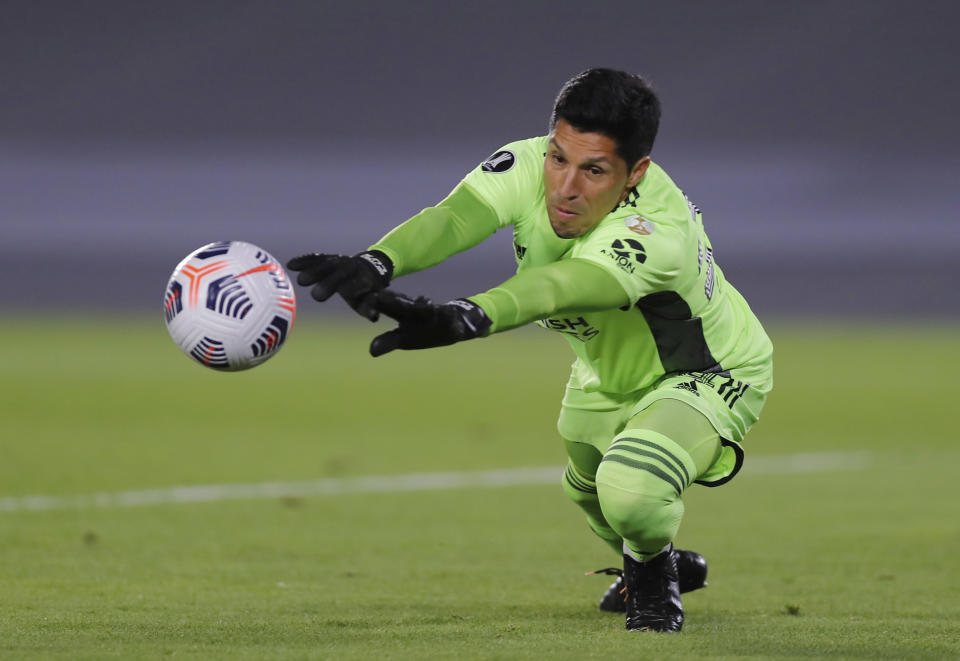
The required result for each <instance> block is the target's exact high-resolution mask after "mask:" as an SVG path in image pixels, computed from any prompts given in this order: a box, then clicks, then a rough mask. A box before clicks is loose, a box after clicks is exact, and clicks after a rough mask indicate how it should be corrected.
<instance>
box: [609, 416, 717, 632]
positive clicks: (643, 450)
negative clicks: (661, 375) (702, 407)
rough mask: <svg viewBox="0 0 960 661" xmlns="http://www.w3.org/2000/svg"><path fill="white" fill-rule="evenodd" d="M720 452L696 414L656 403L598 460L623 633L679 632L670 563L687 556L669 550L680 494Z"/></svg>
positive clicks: (679, 611)
mask: <svg viewBox="0 0 960 661" xmlns="http://www.w3.org/2000/svg"><path fill="white" fill-rule="evenodd" d="M720 451H721V444H720V437H719V435H718V434H717V432H716V430H714V428H713V426H712V425H711V424H710V422H709V421H708V420H707V418H706V417H705V416H703V414H701V413H700V412H698V411H697V410H696V409H694V408H693V407H691V406H689V405H687V404H684V403H683V402H680V401H677V400H674V399H659V400H656V401H654V402H653V403H652V404H651V405H650V406H649V407H647V408H646V409H644V410H643V411H641V412H640V413H639V414H637V415H636V416H635V417H634V418H632V419H631V420H630V421H629V422H628V423H627V425H626V428H625V429H624V430H623V431H622V432H621V433H620V434H618V435H617V436H616V437H615V438H614V442H613V443H612V444H611V446H610V448H609V449H608V451H607V453H606V454H605V455H604V457H603V459H602V461H601V464H600V466H599V467H598V469H597V475H596V485H597V489H598V496H599V500H600V504H601V510H602V512H603V514H604V517H605V519H606V521H607V522H608V524H609V525H610V527H611V528H613V529H614V530H615V531H616V532H617V533H619V534H620V535H621V536H622V537H623V538H624V583H625V585H626V587H627V595H628V602H627V605H626V607H627V628H628V629H652V630H656V631H679V630H680V628H681V627H682V625H683V608H682V605H681V603H680V583H679V575H678V571H677V564H678V560H680V559H686V557H685V556H684V557H683V558H681V556H678V553H677V551H675V550H674V549H673V547H672V541H673V539H674V537H675V536H676V533H677V531H678V529H679V527H680V521H681V519H682V517H683V500H682V498H681V495H682V493H683V491H684V489H686V488H687V486H689V485H690V484H691V483H692V482H693V480H695V479H696V478H697V477H698V476H699V475H700V474H701V473H703V472H705V471H706V470H707V469H709V468H710V466H711V465H712V464H713V463H714V461H715V460H716V459H717V457H718V456H719V455H720ZM693 555H696V554H693ZM697 557H699V556H697ZM700 560H701V561H702V558H700ZM703 568H704V569H705V565H704V566H703Z"/></svg>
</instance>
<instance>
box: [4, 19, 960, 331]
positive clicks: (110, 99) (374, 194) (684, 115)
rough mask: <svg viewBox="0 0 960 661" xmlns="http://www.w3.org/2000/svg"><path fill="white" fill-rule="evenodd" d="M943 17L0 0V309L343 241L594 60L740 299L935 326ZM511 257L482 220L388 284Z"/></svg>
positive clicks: (955, 161)
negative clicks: (699, 219) (632, 82)
mask: <svg viewBox="0 0 960 661" xmlns="http://www.w3.org/2000/svg"><path fill="white" fill-rule="evenodd" d="M958 24H960V3H955V2H891V1H888V0H881V1H870V2H867V1H861V2H853V1H850V2H817V1H808V2H767V1H740V2H710V1H700V0H697V1H690V2H676V3H664V2H662V0H660V1H657V2H643V1H633V2H622V1H613V2H589V3H587V2H579V3H560V2H556V1H553V2H547V1H545V0H535V1H531V2H501V1H498V0H485V1H484V2H470V3H451V2H441V1H438V0H428V1H425V2H419V3H415V4H410V5H408V4H406V3H394V2H371V1H368V0H360V1H353V2H324V1H315V2H306V1H287V2H244V1H234V2H221V1H197V2H181V1H172V2H171V1H165V2H129V1H114V0H102V1H99V2H98V1H93V2H43V1H35V2H21V1H10V0H3V1H2V2H0V95H2V103H0V269H2V276H3V277H0V312H2V311H3V310H6V311H7V312H13V311H22V310H24V309H27V310H39V311H46V312H62V311H81V312H82V311H91V310H105V309H124V310H126V309H130V310H146V311H151V310H154V311H156V312H157V314H158V315H159V310H160V300H161V297H162V294H163V288H164V285H165V284H166V281H167V278H168V276H169V274H170V271H171V270H172V269H173V267H174V266H175V265H176V263H177V262H178V261H179V260H180V259H181V258H182V257H183V256H185V255H186V254H187V253H189V252H190V251H192V250H193V249H195V248H197V247H199V246H200V245H202V244H204V243H207V242H209V241H214V240H223V239H242V240H246V241H251V242H254V243H257V244H258V245H260V246H262V247H264V248H266V249H267V250H268V251H270V252H272V253H273V254H274V255H275V256H277V257H278V258H280V259H281V260H283V261H285V260H286V259H288V258H289V257H292V256H294V255H296V254H300V253H303V252H312V251H336V252H355V251H358V250H361V249H363V248H365V247H366V246H367V245H368V244H369V243H372V242H373V241H374V240H375V239H377V238H379V237H380V236H381V235H382V234H384V233H385V232H386V231H388V230H389V229H390V228H391V227H393V226H394V225H396V224H398V223H399V222H401V221H402V220H404V219H406V218H407V217H409V216H410V215H412V214H414V213H416V212H417V211H419V210H420V209H421V208H423V207H425V206H428V205H430V204H432V203H434V202H435V201H437V200H439V199H440V198H442V197H443V196H444V195H445V194H446V193H447V192H448V191H449V190H450V189H451V188H452V187H453V186H454V185H456V183H457V181H459V179H460V178H461V177H462V176H463V175H464V174H465V173H466V172H467V171H469V170H470V169H471V168H472V167H474V166H475V165H476V163H478V162H480V161H481V160H483V159H484V158H485V157H486V156H487V155H488V154H490V153H491V152H493V151H495V150H496V149H497V148H498V147H499V146H500V145H502V144H503V143H506V142H509V141H512V140H515V139H519V138H524V137H530V136H534V135H541V134H543V133H545V132H546V123H547V117H548V113H549V111H550V108H551V104H552V101H553V98H554V96H555V94H556V92H557V90H558V88H559V87H560V85H561V84H562V83H563V82H564V81H565V80H566V79H568V78H569V77H570V76H571V75H573V74H575V73H577V72H579V71H581V70H583V69H585V68H588V67H590V66H610V67H615V68H622V69H626V70H630V71H634V72H638V73H641V74H643V75H645V76H646V77H647V78H648V79H649V80H650V81H651V82H652V83H653V85H654V86H655V88H656V89H657V90H658V92H659V94H660V96H661V100H662V103H663V108H664V118H663V122H662V124H661V132H660V135H659V138H658V141H657V144H656V146H655V148H654V153H653V157H654V159H655V160H656V161H658V162H659V163H660V164H661V165H663V166H664V167H665V168H666V170H667V171H668V172H669V173H670V174H671V176H672V177H673V178H674V180H675V181H677V182H678V183H679V185H680V186H681V188H683V189H684V190H685V191H686V192H687V194H688V195H689V196H690V197H691V198H692V199H693V200H694V201H695V202H696V203H697V204H698V205H699V206H700V207H701V208H702V209H703V210H704V214H705V221H706V223H707V229H708V232H709V233H710V235H711V238H712V240H713V244H714V247H715V249H716V254H717V259H718V262H719V263H720V265H721V266H722V267H723V269H724V271H725V272H726V274H727V276H728V278H729V279H730V280H732V281H733V282H734V284H735V285H736V286H737V287H738V288H739V289H740V290H741V291H743V292H744V293H745V294H746V296H747V298H748V300H750V301H751V303H752V304H753V306H754V308H755V309H757V310H758V311H759V312H760V313H761V315H780V316H789V317H823V316H827V315H835V314H837V313H847V314H851V315H860V316H863V315H866V316H870V317H875V318H877V319H911V318H944V317H947V318H955V317H956V316H957V315H958V306H957V302H958V296H957V294H956V290H955V287H954V285H953V273H954V272H955V271H956V269H957V266H956V264H957V262H956V255H957V253H958V249H960V229H958V225H957V209H958V201H960V199H958V198H960V194H958V188H960V186H958V180H960V177H958V172H960V158H958V147H960V131H958V129H957V112H958V108H960V92H958V84H957V68H958V66H960V46H958V38H957V34H956V31H957V25H958ZM501 234H503V233H501ZM512 264H513V260H512V252H511V248H510V239H509V237H508V236H505V235H504V236H501V235H500V234H498V235H497V236H495V237H493V238H492V239H491V240H490V241H489V242H488V243H486V244H484V245H482V246H481V247H479V248H477V249H476V250H474V251H471V252H470V253H465V254H464V255H460V256H458V257H456V258H454V259H452V260H451V261H450V262H448V263H446V264H444V265H442V266H440V267H438V268H437V269H435V270H433V271H431V272H427V273H424V274H418V275H415V276H411V277H409V278H406V279H403V280H400V281H398V282H397V283H396V286H397V288H398V289H401V290H406V291H409V292H411V293H426V294H429V295H432V296H435V297H440V298H443V297H453V296H463V295H469V294H472V293H475V292H476V291H479V290H482V289H486V288H488V287H490V286H493V285H495V284H497V283H499V282H501V281H502V280H504V279H506V277H508V276H509V275H510V273H511V272H512V268H513V267H512ZM300 300H301V310H306V309H307V308H312V307H315V306H313V305H312V304H311V305H308V302H309V299H308V298H307V297H306V296H304V295H303V294H301V298H300ZM333 309H338V308H337V307H336V306H333Z"/></svg>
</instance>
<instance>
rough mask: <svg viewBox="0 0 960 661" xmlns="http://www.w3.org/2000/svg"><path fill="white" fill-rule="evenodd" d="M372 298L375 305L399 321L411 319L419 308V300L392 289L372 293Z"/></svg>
mask: <svg viewBox="0 0 960 661" xmlns="http://www.w3.org/2000/svg"><path fill="white" fill-rule="evenodd" d="M370 299H371V303H372V305H373V307H375V308H376V309H377V310H378V311H380V312H382V313H383V314H385V315H387V316H388V317H390V318H391V319H395V320H397V321H406V320H408V319H410V318H411V317H412V316H413V315H414V314H415V313H416V310H417V308H416V304H417V301H415V300H414V299H412V298H410V297H409V296H407V295H406V294H401V293H400V292H395V291H393V290H390V289H382V290H380V291H378V292H376V293H375V294H371V295H370ZM417 300H419V299H417Z"/></svg>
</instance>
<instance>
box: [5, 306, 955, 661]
mask: <svg viewBox="0 0 960 661" xmlns="http://www.w3.org/2000/svg"><path fill="white" fill-rule="evenodd" d="M158 316H159V315H158ZM824 327H825V325H821V326H817V325H808V326H797V325H787V324H772V325H771V328H770V331H771V336H772V337H773V339H774V343H775V346H776V387H775V389H774V392H773V394H772V396H771V398H770V400H769V403H768V406H767V409H766V411H765V412H764V416H763V418H762V419H761V421H760V422H759V423H758V425H757V426H756V428H755V429H754V431H753V432H752V433H751V435H750V436H749V437H748V438H747V450H748V469H747V470H745V471H744V474H743V475H742V476H741V477H738V478H737V479H736V480H734V481H733V482H732V483H731V484H729V485H727V486H725V487H722V488H719V489H707V488H703V487H693V488H692V489H691V490H689V491H688V493H687V496H686V503H687V515H686V518H685V520H684V524H683V527H682V528H681V532H680V539H679V543H680V545H681V546H683V547H685V548H694V549H697V550H699V551H701V552H702V553H704V554H705V555H706V556H707V558H708V560H709V562H710V586H709V587H708V588H707V589H705V590H701V591H698V592H695V593H692V594H690V595H687V596H686V598H685V606H686V611H687V621H686V624H685V626H684V631H683V632H682V633H681V634H679V635H673V636H663V635H656V634H637V633H627V632H625V631H624V630H623V620H622V618H621V617H617V616H612V615H608V614H603V613H600V612H598V611H597V610H596V601H597V600H598V598H599V596H600V594H601V593H602V592H603V590H604V589H605V588H606V586H607V584H608V581H607V580H605V579H606V577H584V576H583V572H585V571H588V570H591V569H597V568H599V567H604V566H609V565H611V564H614V563H616V562H617V560H616V558H615V557H614V556H613V555H612V554H610V553H609V551H608V550H607V549H606V547H605V546H604V545H603V544H601V543H600V542H599V541H597V540H595V539H594V538H593V537H592V536H591V534H590V533H589V531H588V529H587V528H586V525H585V523H584V522H583V520H582V518H581V515H580V514H579V512H578V511H577V510H576V508H575V507H574V506H573V505H572V504H571V503H569V502H567V500H566V498H565V496H564V495H563V493H562V491H561V490H560V486H559V474H558V476H557V477H558V480H557V483H556V484H555V485H545V484H539V485H538V484H530V485H518V486H508V487H503V488H465V489H452V490H445V491H411V492H398V493H354V494H339V495H337V494H333V495H316V496H304V497H288V498H273V499H249V500H226V501H216V502H200V503H171V504H159V505H149V506H139V507H66V508H59V509H57V508H54V509H49V510H24V509H18V508H16V507H13V508H8V509H7V510H6V511H2V510H0V549H2V550H0V658H4V659H6V658H9V659H111V658H116V659H140V658H144V659H152V658H157V659H159V658H177V659H378V660H380V659H457V658H459V659H604V660H612V659H663V658H670V659H817V658H828V659H843V658H848V659H955V658H960V625H958V623H960V599H958V598H957V593H958V589H960V577H958V574H960V570H958V567H960V562H958V553H960V523H958V522H960V516H958V509H957V504H958V502H960V499H958V491H957V478H958V477H960V472H958V466H960V446H958V440H960V438H958V434H957V431H956V430H957V426H956V422H955V421H956V415H955V411H956V407H957V395H958V389H957V386H956V379H957V374H958V373H960V350H958V344H957V337H958V334H957V328H956V327H955V326H949V325H946V326H940V327H921V328H908V327H906V326H900V327H896V328H886V329H885V328H882V327H877V326H871V325H870V324H867V323H863V324H859V325H849V326H846V327H842V328H834V329H833V330H822V328H824ZM373 331H374V329H373V328H372V327H370V326H368V325H359V324H358V325H342V324H341V325H337V324H334V325H331V326H330V327H329V328H326V327H324V326H323V325H321V324H320V323H319V322H318V321H316V320H315V319H313V320H311V319H302V320H301V321H300V322H299V325H298V327H297V328H296V329H295V330H294V332H293V334H292V336H291V338H290V340H289V342H288V345H287V346H286V347H285V348H284V349H283V351H282V352H281V353H280V354H279V355H278V356H277V357H276V358H274V359H273V360H271V361H270V362H269V363H267V364H265V365H263V366H262V367H259V368H257V369H255V370H252V371H249V372H245V373H237V374H220V373H214V372H211V371H208V370H205V369H203V368H201V367H200V366H198V365H195V364H193V363H192V361H190V360H189V359H188V358H186V357H185V356H183V355H182V354H180V352H179V350H178V349H176V348H175V347H174V346H173V344H172V342H170V340H169V338H168V337H167V336H166V332H165V330H164V329H163V325H162V322H161V321H159V320H154V319H150V320H149V321H144V320H137V319H125V318H119V317H118V318H116V319H112V320H109V322H106V321H100V322H93V321H83V320H57V319H46V320H29V319H26V318H25V319H24V320H23V321H11V317H10V316H9V315H8V316H7V318H6V321H4V322H3V325H2V327H0V373H2V377H0V500H2V501H3V502H6V503H11V502H22V501H12V500H10V499H12V498H21V497H24V496H30V495H44V496H60V497H71V496H77V495H89V494H94V493H100V492H119V491H129V490H144V489H166V488H169V487H174V486H182V485H217V484H237V483H241V484H247V483H260V482H271V481H273V482H290V481H298V480H313V479H317V478H331V477H360V476H381V475H383V476H386V475H403V474H408V473H423V472H439V471H473V470H489V469H504V468H515V467H540V466H560V465H562V463H563V457H562V450H561V447H560V443H559V440H558V438H557V437H556V434H555V431H554V429H555V427H554V425H555V418H556V413H557V407H558V404H559V399H560V396H561V394H562V389H563V384H564V381H565V376H566V372H567V369H568V365H569V362H570V360H571V359H570V357H569V355H568V353H569V351H568V349H567V348H566V347H565V346H564V343H563V341H562V340H561V339H560V338H557V337H554V336H551V335H547V334H546V333H543V332H542V331H537V330H534V329H531V330H529V331H528V330H522V331H517V332H514V333H509V334H505V335H503V336H497V337H494V338H490V339H487V340H483V341H478V342H472V343H466V344H463V345H459V346H454V347H449V348H445V349H440V350H434V351H428V352H415V353H406V354H391V355H389V356H386V357H383V358H380V359H377V360H374V359H372V358H369V357H368V356H367V354H366V344H367V342H368V340H369V338H370V337H371V336H372V334H373ZM806 452H811V453H828V454H826V455H824V456H828V457H829V456H845V455H844V454H842V453H862V454H858V455H856V456H859V457H861V458H863V460H864V461H865V462H866V464H865V465H849V466H842V465H838V466H833V467H831V466H829V465H827V466H824V467H823V469H822V470H815V471H807V472H784V471H769V470H768V471H755V472H753V473H751V472H749V466H750V463H749V462H750V460H751V459H755V460H756V461H757V464H756V465H758V466H759V465H762V464H763V461H768V459H766V458H770V457H778V456H783V455H792V454H795V453H806Z"/></svg>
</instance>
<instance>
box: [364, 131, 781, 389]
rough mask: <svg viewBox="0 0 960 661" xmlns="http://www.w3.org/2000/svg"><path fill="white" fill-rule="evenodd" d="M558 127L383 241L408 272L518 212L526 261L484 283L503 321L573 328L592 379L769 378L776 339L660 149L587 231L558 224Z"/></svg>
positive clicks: (638, 382) (625, 385) (400, 269)
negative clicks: (550, 184)
mask: <svg viewBox="0 0 960 661" xmlns="http://www.w3.org/2000/svg"><path fill="white" fill-rule="evenodd" d="M547 142H548V138H547V137H539V138H532V139H528V140H521V141H518V142H514V143H511V144H509V145H506V146H505V147H504V148H503V149H501V150H499V151H498V152H496V153H495V154H494V155H493V156H491V157H490V158H489V159H488V160H487V161H485V162H484V163H482V164H481V165H479V166H478V167H477V168H476V169H474V170H473V171H472V172H470V173H469V174H468V175H467V176H466V177H465V178H464V179H463V181H462V182H461V183H460V184H459V185H458V186H457V188H456V189H454V191H453V192H452V193H451V194H450V195H449V196H448V197H447V198H446V199H445V200H443V201H442V202H441V203H440V204H438V205H436V206H435V207H431V208H428V209H425V210H424V211H422V212H421V213H420V214H418V215H417V216H414V217H413V218H411V219H410V220H408V221H407V222H406V223H404V224H403V225H400V226H399V227H397V228H396V229H394V230H393V231H392V232H390V233H389V234H388V235H387V236H385V237H384V238H383V239H381V240H380V241H379V242H378V243H376V244H374V245H373V246H371V248H372V249H376V250H380V251H382V252H384V253H385V254H386V255H387V256H388V257H390V258H391V260H392V261H393V262H394V273H395V275H404V274H406V273H412V272H414V271H418V270H421V269H423V268H427V267H429V266H432V265H433V264H436V263H439V262H441V261H443V260H444V259H446V258H447V257H449V256H450V255H452V254H454V253H457V252H460V251H462V250H466V249H468V248H470V247H472V246H474V245H476V244H477V243H479V242H480V241H482V240H483V239H484V238H486V237H488V236H489V235H491V234H493V233H494V232H495V231H496V230H498V229H501V228H506V227H508V226H512V228H513V245H514V252H515V257H516V260H517V275H516V276H514V277H513V278H511V279H510V280H508V281H507V282H505V283H503V284H502V285H500V286H499V287H495V288H493V289H491V290H489V291H487V292H484V293H481V294H478V295H476V296H471V297H470V299H471V300H472V301H474V302H475V303H477V304H478V305H480V307H482V308H483V309H484V311H485V312H486V313H487V315H488V316H489V317H490V318H491V320H492V321H493V325H492V327H491V332H500V331H503V330H508V329H510V328H514V327H516V326H519V325H522V324H525V323H529V322H532V321H536V322H537V323H538V324H539V325H540V326H541V327H543V328H545V329H547V330H550V331H553V332H557V333H561V334H563V335H564V336H565V337H566V338H567V339H568V341H569V343H570V345H571V346H572V347H573V351H574V352H575V353H576V355H577V361H576V362H575V363H574V376H575V378H576V380H577V381H578V382H579V384H580V385H581V387H582V388H583V389H584V390H585V391H588V392H589V391H603V392H611V393H629V392H634V391H637V390H640V389H643V388H646V387H648V386H650V385H651V384H653V383H654V382H656V381H657V380H658V379H660V378H661V377H662V376H663V375H664V374H669V373H675V372H688V371H689V372H729V373H731V375H732V376H733V377H734V378H736V379H737V380H740V381H743V382H745V383H749V384H750V385H751V387H752V388H756V389H757V390H759V391H761V392H766V391H768V390H769V389H770V387H771V386H772V352H773V350H772V345H771V343H770V340H769V339H768V338H767V335H766V333H765V332H764V330H763V327H762V326H761V325H760V322H759V321H758V320H757V318H756V316H754V314H753V312H752V311H751V310H750V307H749V306H748V305H747V302H746V301H745V300H744V298H743V297H742V296H741V295H740V293H739V292H737V290H736V289H734V288H733V286H731V285H730V284H729V283H728V282H727V281H726V280H725V279H724V277H723V272H722V271H721V270H720V267H719V266H718V265H717V263H716V260H715V259H714V255H713V248H712V246H711V244H710V240H709V239H708V238H707V235H706V233H705V232H704V228H703V220H702V217H701V214H700V211H699V209H697V207H696V206H694V205H693V204H692V203H691V202H690V201H689V200H688V199H687V198H686V197H685V196H684V194H683V193H682V192H681V191H680V189H679V188H677V186H676V184H674V183H673V181H671V179H670V177H668V176H667V174H666V173H665V172H664V171H663V170H662V169H661V168H660V167H659V166H658V165H656V164H655V163H651V164H650V166H649V168H648V169H647V171H646V173H645V174H644V176H643V178H642V179H641V180H640V183H639V184H638V185H637V187H636V188H635V189H634V190H632V191H631V192H630V194H629V195H628V197H627V199H626V200H625V201H624V202H623V203H622V204H620V205H619V206H618V207H617V208H616V209H615V210H613V211H612V212H611V213H609V214H608V215H607V216H606V217H605V218H604V219H603V220H602V221H600V223H599V224H598V225H597V226H595V227H594V228H593V229H592V230H590V231H589V232H588V233H586V234H585V235H584V236H581V237H577V238H572V239H565V238H560V237H558V236H557V235H556V234H555V232H554V231H553V228H552V227H551V225H550V221H549V219H548V217H547V208H546V204H545V200H544V182H543V177H544V175H543V163H544V155H545V153H546V150H547Z"/></svg>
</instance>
